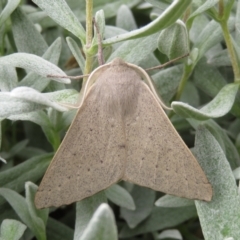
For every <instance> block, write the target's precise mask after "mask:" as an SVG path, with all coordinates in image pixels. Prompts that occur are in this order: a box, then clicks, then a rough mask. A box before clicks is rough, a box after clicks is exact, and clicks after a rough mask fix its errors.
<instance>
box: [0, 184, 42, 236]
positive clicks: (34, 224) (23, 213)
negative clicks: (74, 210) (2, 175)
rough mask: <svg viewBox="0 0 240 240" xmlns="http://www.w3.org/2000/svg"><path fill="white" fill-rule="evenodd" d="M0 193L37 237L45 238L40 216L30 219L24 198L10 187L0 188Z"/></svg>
mask: <svg viewBox="0 0 240 240" xmlns="http://www.w3.org/2000/svg"><path fill="white" fill-rule="evenodd" d="M0 195H1V196H2V197H4V198H5V199H6V200H7V202H8V203H9V204H10V205H11V207H12V208H13V209H14V210H15V212H16V213H17V214H18V216H19V218H20V219H21V220H22V221H23V222H24V223H25V224H26V225H27V226H28V227H29V228H30V230H31V231H32V232H33V234H34V235H35V236H36V238H37V239H42V240H46V232H45V231H46V230H45V227H44V223H43V221H42V220H41V219H40V218H37V219H35V220H34V221H33V220H32V216H31V213H30V212H29V209H28V206H27V203H26V200H25V199H24V198H23V197H22V196H21V195H20V194H18V193H16V192H15V191H13V190H11V189H7V188H0Z"/></svg>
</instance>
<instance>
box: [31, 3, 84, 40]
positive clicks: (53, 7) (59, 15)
mask: <svg viewBox="0 0 240 240" xmlns="http://www.w3.org/2000/svg"><path fill="white" fill-rule="evenodd" d="M33 2H34V3H35V4H37V5H38V6H39V7H40V8H41V9H42V10H43V11H45V12H46V13H47V15H48V16H49V17H51V18H52V19H53V20H54V21H55V22H57V23H58V24H59V25H61V26H62V27H64V28H65V29H67V30H68V31H69V32H71V33H72V34H74V35H75V36H77V37H78V38H80V39H81V41H82V42H85V35H86V33H85V30H84V28H83V27H82V25H81V23H80V22H79V20H78V19H77V17H76V16H75V15H74V14H73V12H72V11H71V9H70V8H69V6H68V5H67V3H66V2H65V1H64V0H58V1H43V0H33Z"/></svg>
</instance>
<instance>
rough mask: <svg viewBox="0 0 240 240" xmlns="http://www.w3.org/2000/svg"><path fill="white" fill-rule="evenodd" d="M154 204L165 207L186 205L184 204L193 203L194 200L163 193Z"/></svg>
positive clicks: (189, 204)
mask: <svg viewBox="0 0 240 240" xmlns="http://www.w3.org/2000/svg"><path fill="white" fill-rule="evenodd" d="M155 205H156V206H157V207H165V208H175V207H186V206H191V205H194V201H193V200H191V199H186V198H180V197H176V196H171V195H165V196H163V197H160V198H159V199H158V200H157V201H156V202H155Z"/></svg>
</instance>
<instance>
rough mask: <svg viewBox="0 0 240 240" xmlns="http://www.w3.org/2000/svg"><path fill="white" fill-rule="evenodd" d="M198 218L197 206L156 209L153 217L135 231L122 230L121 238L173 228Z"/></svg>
mask: <svg viewBox="0 0 240 240" xmlns="http://www.w3.org/2000/svg"><path fill="white" fill-rule="evenodd" d="M196 216H197V213H196V210H195V206H188V207H179V208H161V207H154V208H153V211H152V213H151V215H150V216H149V217H148V218H147V219H146V220H145V221H143V222H142V223H141V224H139V225H138V226H137V227H135V228H134V229H131V228H129V227H128V226H127V225H125V226H124V227H123V228H122V229H121V232H120V238H127V237H128V238H130V237H132V236H136V235H140V234H143V233H148V232H152V231H160V230H163V229H166V228H171V227H174V226H176V225H179V224H180V223H183V222H185V221H186V220H188V219H190V218H192V217H196Z"/></svg>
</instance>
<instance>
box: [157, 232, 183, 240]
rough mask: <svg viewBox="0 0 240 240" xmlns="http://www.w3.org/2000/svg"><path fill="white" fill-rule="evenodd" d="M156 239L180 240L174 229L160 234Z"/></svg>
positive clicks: (178, 233)
mask: <svg viewBox="0 0 240 240" xmlns="http://www.w3.org/2000/svg"><path fill="white" fill-rule="evenodd" d="M157 239H174V240H175V239H176V240H182V239H183V238H182V235H181V233H180V232H179V231H178V230H176V229H169V230H165V231H163V232H161V233H160V234H159V235H158V237H157Z"/></svg>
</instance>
